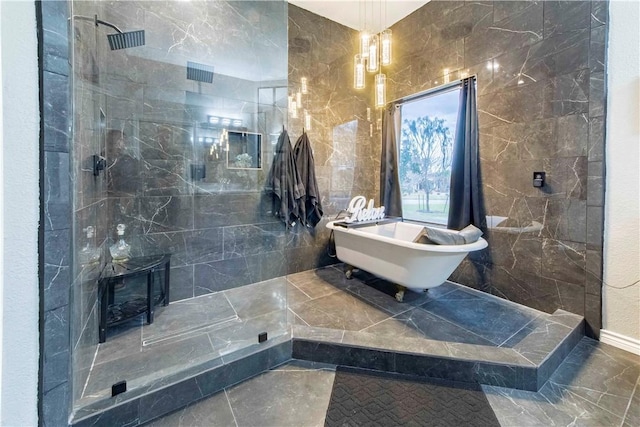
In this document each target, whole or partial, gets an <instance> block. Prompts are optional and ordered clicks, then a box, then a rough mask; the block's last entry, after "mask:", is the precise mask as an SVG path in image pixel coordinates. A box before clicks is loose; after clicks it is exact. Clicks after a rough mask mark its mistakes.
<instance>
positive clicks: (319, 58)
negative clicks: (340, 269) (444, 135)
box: [287, 5, 380, 273]
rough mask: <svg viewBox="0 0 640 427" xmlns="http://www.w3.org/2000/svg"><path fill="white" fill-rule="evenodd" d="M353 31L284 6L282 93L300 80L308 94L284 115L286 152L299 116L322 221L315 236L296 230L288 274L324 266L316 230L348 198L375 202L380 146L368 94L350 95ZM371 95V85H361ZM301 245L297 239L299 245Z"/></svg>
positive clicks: (322, 242) (323, 236) (321, 231)
mask: <svg viewBox="0 0 640 427" xmlns="http://www.w3.org/2000/svg"><path fill="white" fill-rule="evenodd" d="M356 46H357V33H356V31H354V30H352V29H350V28H347V27H345V26H343V25H340V24H338V23H336V22H334V21H331V20H329V19H326V18H323V17H321V16H319V15H316V14H314V13H311V12H309V11H307V10H304V9H301V8H299V7H296V6H294V5H289V92H290V93H291V94H295V93H296V92H297V91H299V90H301V83H300V82H301V78H302V77H306V78H307V79H308V87H309V93H308V94H307V95H303V96H302V101H303V106H302V108H301V109H300V110H299V111H300V113H299V114H298V117H297V118H294V117H292V114H291V112H289V127H288V130H289V133H290V135H291V137H292V141H291V142H292V144H293V143H295V140H296V139H297V138H298V137H299V136H300V135H301V134H302V130H303V128H304V124H305V123H304V119H303V114H302V111H303V110H305V109H306V110H307V111H308V112H309V113H310V114H311V117H312V119H311V129H306V131H307V134H308V136H309V140H310V142H311V146H312V149H313V155H314V160H315V167H316V171H315V172H316V178H317V181H318V188H319V191H320V194H321V197H322V206H323V208H324V219H323V221H322V222H321V223H319V224H318V225H317V226H316V229H315V233H308V232H307V231H306V230H300V231H299V232H298V233H297V235H296V239H298V241H300V242H301V243H302V241H303V240H304V243H302V246H301V245H295V246H293V247H290V248H289V249H288V252H287V255H288V256H287V262H288V264H289V268H288V273H294V272H297V271H303V270H307V269H311V268H317V267H321V266H324V265H328V264H330V263H332V262H333V261H334V259H331V258H329V257H327V255H326V249H327V242H328V233H327V232H326V229H325V227H324V225H325V224H326V222H328V221H330V220H332V219H334V218H335V216H336V215H337V214H338V213H339V212H340V211H341V210H342V209H346V207H347V205H348V203H349V200H350V199H351V198H352V197H353V196H356V195H364V196H366V197H367V198H373V199H375V200H376V203H377V201H378V198H379V186H380V182H379V181H380V180H379V170H380V144H379V143H378V141H379V137H380V136H379V131H378V129H377V122H376V119H377V117H378V116H377V112H376V111H375V109H373V108H371V115H370V120H368V117H367V107H372V98H371V93H372V91H371V90H368V91H367V90H365V91H356V90H355V89H353V72H352V63H353V52H354V51H355V49H356ZM367 83H368V85H369V86H368V87H369V88H371V86H372V83H373V77H372V76H369V78H368V81H367ZM302 237H303V238H304V239H302Z"/></svg>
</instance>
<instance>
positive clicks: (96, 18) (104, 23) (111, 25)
mask: <svg viewBox="0 0 640 427" xmlns="http://www.w3.org/2000/svg"><path fill="white" fill-rule="evenodd" d="M95 22H96V27H97V26H98V24H102V25H106V26H107V27H109V28H113V29H114V30H116V31H117V32H119V33H120V34H122V30H121V29H120V28H118V27H116V26H115V25H113V24H110V23H109V22H106V21H102V20H100V19H98V15H96V17H95Z"/></svg>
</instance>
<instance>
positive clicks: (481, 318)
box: [422, 291, 537, 344]
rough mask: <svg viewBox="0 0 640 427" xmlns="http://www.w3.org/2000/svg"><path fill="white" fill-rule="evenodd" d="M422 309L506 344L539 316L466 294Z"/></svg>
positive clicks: (450, 296)
mask: <svg viewBox="0 0 640 427" xmlns="http://www.w3.org/2000/svg"><path fill="white" fill-rule="evenodd" d="M422 308H423V309H424V310H425V311H427V312H429V313H431V314H434V315H436V316H438V317H440V318H442V319H444V320H447V321H448V322H450V323H453V324H454V325H457V326H459V327H461V328H464V329H466V330H468V331H471V332H473V333H475V334H477V335H479V336H481V337H483V338H485V339H487V340H489V341H491V342H493V343H495V344H500V343H502V342H504V341H505V340H506V339H508V338H509V337H511V336H512V335H513V334H514V333H516V332H517V331H518V330H520V328H522V327H523V326H524V325H526V324H527V323H529V322H530V321H531V320H532V319H533V318H535V317H537V314H534V313H533V312H526V311H521V310H517V309H515V308H514V307H511V306H509V305H506V304H503V303H501V302H499V301H498V300H494V301H491V300H488V299H485V298H481V297H479V296H476V295H472V294H470V293H469V292H464V291H456V292H452V293H450V294H448V295H445V296H444V297H442V298H439V299H438V300H436V301H432V302H428V303H426V304H424V305H423V306H422Z"/></svg>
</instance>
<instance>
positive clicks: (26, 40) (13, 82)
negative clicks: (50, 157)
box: [0, 0, 40, 426]
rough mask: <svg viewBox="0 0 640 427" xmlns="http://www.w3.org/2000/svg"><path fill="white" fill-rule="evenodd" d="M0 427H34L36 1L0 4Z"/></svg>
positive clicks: (0, 0) (2, 0)
mask: <svg viewBox="0 0 640 427" xmlns="http://www.w3.org/2000/svg"><path fill="white" fill-rule="evenodd" d="M0 63H1V67H0V68H1V70H2V71H1V74H0V76H1V78H2V90H1V92H0V115H1V116H2V122H1V127H0V137H1V138H2V139H1V140H0V143H1V144H2V154H0V156H1V160H2V165H1V166H0V174H1V177H0V185H2V187H1V194H0V208H1V209H2V213H1V214H0V220H1V221H0V235H1V236H2V244H1V246H0V256H1V261H0V268H2V270H0V289H2V291H0V292H1V293H0V315H1V316H2V317H1V322H0V338H1V343H0V351H1V355H0V357H1V363H2V364H1V365H0V425H2V426H34V425H37V422H38V416H37V402H38V393H37V390H38V357H39V347H38V246H37V244H38V211H39V206H38V203H39V200H38V199H39V196H38V168H39V163H38V156H39V154H38V153H39V148H38V138H39V131H40V123H39V121H40V117H39V106H38V54H37V35H36V19H35V2H33V1H7V0H0Z"/></svg>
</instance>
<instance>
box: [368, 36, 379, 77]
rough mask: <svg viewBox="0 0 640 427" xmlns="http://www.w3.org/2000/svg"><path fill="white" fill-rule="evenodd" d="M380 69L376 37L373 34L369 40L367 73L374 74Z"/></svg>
mask: <svg viewBox="0 0 640 427" xmlns="http://www.w3.org/2000/svg"><path fill="white" fill-rule="evenodd" d="M379 68H380V64H379V63H378V35H377V34H374V35H372V36H371V38H370V40H369V58H368V60H367V71H368V72H370V73H375V72H376V71H378V69H379Z"/></svg>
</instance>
